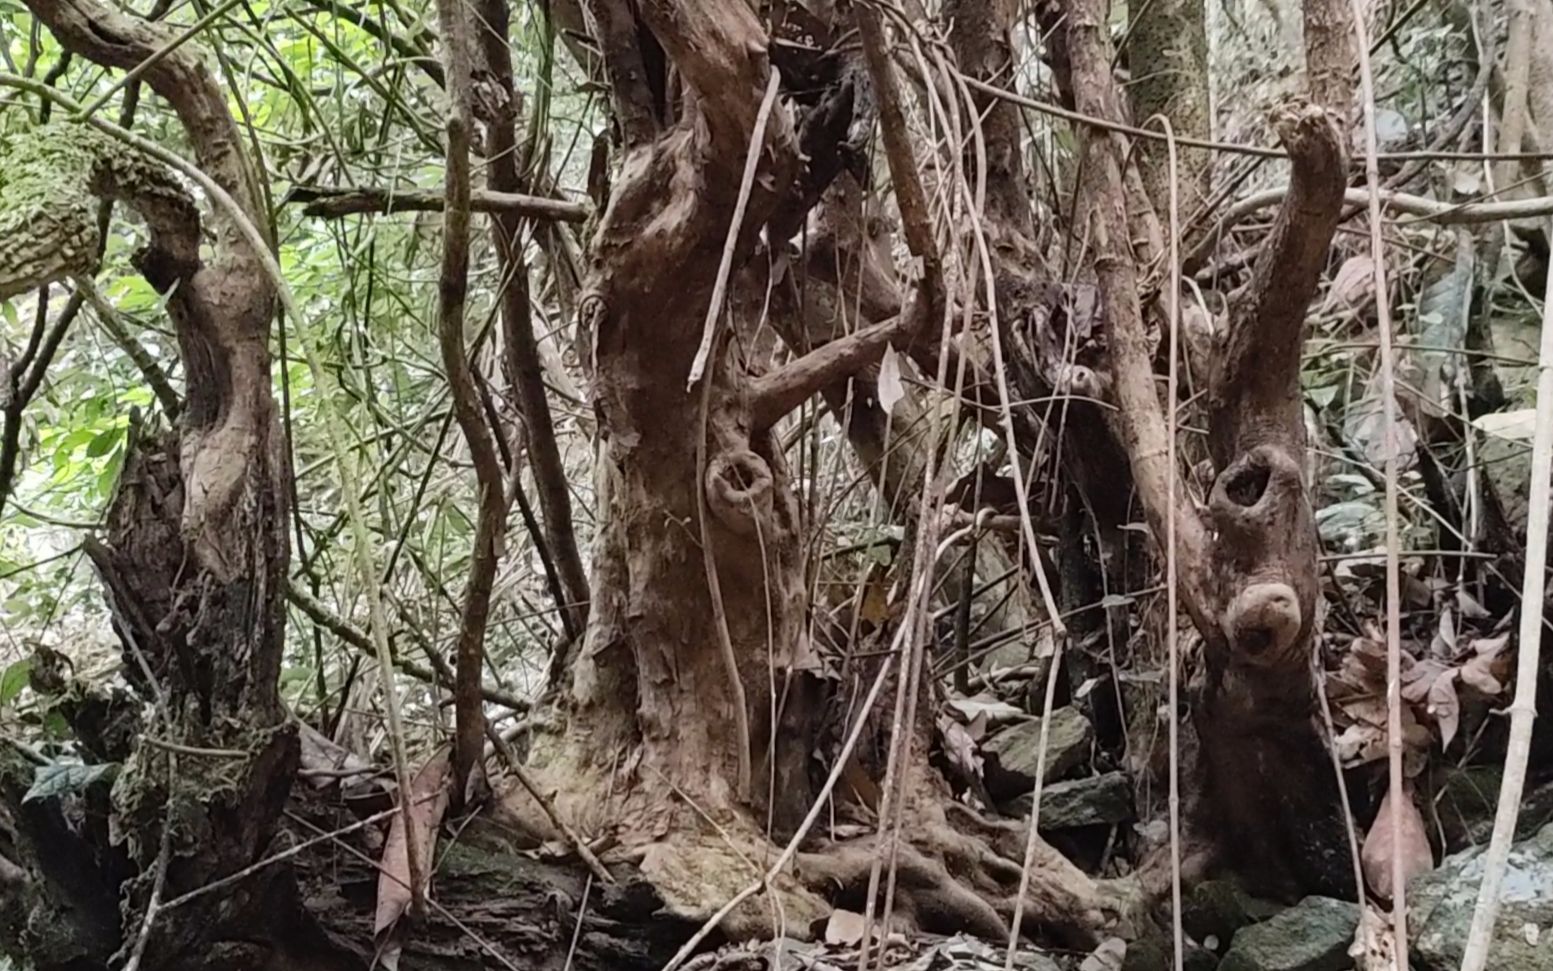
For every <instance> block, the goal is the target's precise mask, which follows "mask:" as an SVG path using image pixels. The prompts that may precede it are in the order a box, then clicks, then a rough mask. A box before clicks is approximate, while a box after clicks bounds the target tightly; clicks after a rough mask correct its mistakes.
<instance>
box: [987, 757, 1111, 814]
mask: <svg viewBox="0 0 1553 971" xmlns="http://www.w3.org/2000/svg"><path fill="white" fill-rule="evenodd" d="M1048 758H1050V756H1048ZM1031 795H1032V794H1031V793H1028V792H1027V793H1025V794H1024V795H1022V796H1020V797H1019V798H1017V799H1013V800H1010V801H1009V802H1006V803H1004V804H1003V805H1002V807H1000V808H1001V809H1002V811H1003V812H1004V814H1006V815H1009V816H1014V817H1017V818H1019V819H1024V818H1025V817H1027V816H1029V815H1030V800H1031ZM1132 817H1133V805H1132V783H1131V782H1129V781H1127V774H1126V773H1125V772H1104V773H1101V774H1100V775H1092V776H1087V777H1085V778H1083V779H1069V780H1068V781H1066V782H1053V783H1051V784H1050V785H1048V786H1043V787H1042V788H1041V823H1040V826H1041V829H1042V830H1043V831H1050V830H1059V829H1074V828H1076V827H1079V826H1096V825H1102V826H1103V825H1108V824H1111V823H1124V822H1126V821H1127V820H1129V819H1131V818H1132Z"/></svg>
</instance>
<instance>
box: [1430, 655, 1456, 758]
mask: <svg viewBox="0 0 1553 971" xmlns="http://www.w3.org/2000/svg"><path fill="white" fill-rule="evenodd" d="M1457 674H1458V671H1457V670H1456V669H1455V668H1452V669H1451V670H1449V671H1447V672H1445V674H1443V675H1441V676H1440V677H1438V678H1435V679H1434V684H1432V685H1430V686H1429V706H1428V712H1429V714H1430V715H1431V716H1433V718H1434V723H1435V724H1436V725H1438V726H1439V728H1440V748H1442V749H1447V748H1450V747H1451V739H1453V738H1455V737H1456V729H1457V728H1458V727H1460V725H1461V702H1460V700H1458V699H1457V697H1456V675H1457Z"/></svg>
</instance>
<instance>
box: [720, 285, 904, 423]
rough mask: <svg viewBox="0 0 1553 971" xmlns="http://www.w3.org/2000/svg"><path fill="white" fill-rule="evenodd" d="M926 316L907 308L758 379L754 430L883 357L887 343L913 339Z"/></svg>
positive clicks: (754, 392) (753, 400) (752, 409)
mask: <svg viewBox="0 0 1553 971" xmlns="http://www.w3.org/2000/svg"><path fill="white" fill-rule="evenodd" d="M922 316H923V314H922V311H921V310H920V309H919V310H917V311H916V312H912V311H907V312H906V313H904V314H901V315H899V316H897V317H893V318H891V319H889V320H886V321H883V322H882V323H878V324H873V325H872V326H869V327H864V328H863V329H862V330H859V331H857V332H855V333H852V334H848V335H847V336H845V337H842V338H838V339H837V340H833V341H831V342H830V343H828V344H825V345H824V346H822V347H818V348H815V349H814V350H812V351H810V352H809V353H807V354H805V355H804V356H803V357H800V358H798V359H797V360H796V361H793V362H791V363H789V364H786V365H784V366H783V367H782V368H781V369H780V370H777V371H773V372H771V373H770V374H767V375H764V376H762V377H759V378H757V379H755V382H754V385H753V387H752V388H751V390H750V424H751V428H752V430H756V431H760V430H764V429H767V428H770V427H771V426H772V425H774V424H776V423H777V422H778V421H779V420H780V419H781V418H782V416H783V415H786V414H787V413H788V412H790V411H792V410H793V409H794V408H796V407H798V406H799V405H801V404H803V403H804V402H805V401H807V400H808V399H809V397H810V396H811V395H813V394H814V393H816V392H817V391H819V390H821V389H822V388H825V387H826V386H827V385H830V384H832V383H833V382H835V381H838V380H840V379H842V378H845V377H847V376H848V375H850V374H852V373H853V372H854V371H857V370H858V369H859V368H861V367H864V366H865V365H868V364H872V363H874V362H875V361H877V360H879V356H880V355H881V354H882V353H884V349H885V346H886V345H889V344H900V343H902V342H904V341H907V340H909V339H910V337H911V335H912V334H914V333H915V332H916V331H917V330H918V329H919V328H918V322H919V321H920V319H921V317H922Z"/></svg>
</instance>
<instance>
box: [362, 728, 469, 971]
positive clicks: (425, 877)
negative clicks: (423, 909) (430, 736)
mask: <svg viewBox="0 0 1553 971" xmlns="http://www.w3.org/2000/svg"><path fill="white" fill-rule="evenodd" d="M451 781H452V780H451V776H450V766H449V764H448V750H447V749H446V748H442V749H439V750H438V751H437V753H436V754H435V755H433V756H432V757H431V758H429V759H427V760H426V764H425V765H423V766H421V769H420V771H419V772H417V773H416V774H415V778H414V779H411V780H410V795H409V799H408V800H407V802H408V806H407V807H406V808H405V811H403V812H400V813H398V814H397V815H395V816H394V820H393V822H392V823H390V824H389V827H388V842H387V843H386V844H385V845H384V846H383V859H382V865H381V867H380V869H379V871H378V878H377V911H376V914H375V915H374V917H373V921H372V931H373V937H374V939H375V941H376V943H377V950H378V963H379V964H381V965H383V966H384V967H385V968H390V969H392V968H395V967H397V966H398V961H399V944H398V941H397V940H396V938H397V935H396V934H395V929H396V928H397V927H398V925H399V919H400V918H401V917H403V916H404V914H405V911H407V910H409V909H410V902H411V894H410V857H409V844H408V842H407V839H414V840H415V846H416V849H418V850H419V851H420V852H419V853H418V854H417V859H419V860H420V863H421V867H422V869H423V870H424V871H425V872H423V873H422V874H421V892H422V893H423V894H424V893H425V891H426V890H427V888H428V887H429V886H430V884H431V871H430V868H429V866H428V864H429V863H430V861H431V859H432V856H433V851H434V850H435V849H436V845H437V829H438V828H439V827H440V826H441V825H442V817H443V815H444V814H445V813H446V812H447V810H448V787H449V786H450V785H451ZM407 834H408V837H407Z"/></svg>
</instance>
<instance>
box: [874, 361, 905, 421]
mask: <svg viewBox="0 0 1553 971" xmlns="http://www.w3.org/2000/svg"><path fill="white" fill-rule="evenodd" d="M878 385H879V407H880V409H882V410H883V411H884V413H885V414H890V413H891V412H893V411H894V410H895V406H896V405H897V404H899V403H900V400H901V399H902V398H904V397H906V386H905V384H904V383H903V382H902V381H901V362H900V356H899V355H897V354H896V353H895V346H894V345H893V344H886V345H885V347H884V356H883V357H881V358H880V359H879V381H878Z"/></svg>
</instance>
